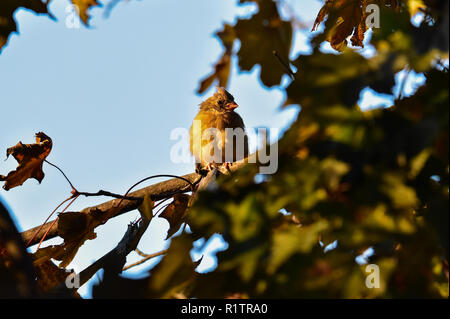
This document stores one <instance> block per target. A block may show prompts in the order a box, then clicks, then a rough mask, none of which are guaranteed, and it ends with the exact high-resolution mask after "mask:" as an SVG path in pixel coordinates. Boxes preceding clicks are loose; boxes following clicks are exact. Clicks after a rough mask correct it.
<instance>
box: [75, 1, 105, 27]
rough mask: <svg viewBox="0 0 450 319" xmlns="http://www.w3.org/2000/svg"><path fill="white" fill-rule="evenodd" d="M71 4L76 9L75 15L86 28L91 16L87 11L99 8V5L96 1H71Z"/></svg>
mask: <svg viewBox="0 0 450 319" xmlns="http://www.w3.org/2000/svg"><path fill="white" fill-rule="evenodd" d="M71 1H72V4H73V5H74V6H75V7H76V8H77V13H78V15H79V16H80V19H81V21H83V23H84V24H85V25H86V26H87V25H89V19H90V18H91V16H90V15H89V13H88V11H89V9H90V8H92V7H100V6H101V4H100V3H99V2H98V1H97V0H71Z"/></svg>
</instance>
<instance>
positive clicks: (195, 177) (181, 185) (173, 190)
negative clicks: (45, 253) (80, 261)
mask: <svg viewBox="0 0 450 319" xmlns="http://www.w3.org/2000/svg"><path fill="white" fill-rule="evenodd" d="M257 154H258V153H257V152H256V153H253V154H252V155H250V156H249V157H248V159H243V160H241V161H238V162H235V163H232V165H231V167H230V171H231V172H234V171H236V170H238V169H239V168H240V167H242V166H244V165H245V164H246V163H247V162H248V161H250V159H251V158H252V160H253V161H250V162H256V160H255V157H257ZM219 171H222V172H223V169H222V168H220V169H219ZM225 173H226V172H225ZM182 178H183V179H186V180H187V181H189V182H191V183H192V184H194V185H196V184H197V183H199V182H200V180H201V179H202V176H201V175H200V174H197V173H191V174H187V175H184V176H182ZM183 179H180V178H172V179H169V180H167V181H164V182H159V183H156V184H153V185H150V186H147V187H144V188H141V189H138V190H136V191H134V192H131V193H130V194H129V195H127V197H126V198H125V199H123V198H122V197H121V198H117V199H113V200H110V201H107V202H105V203H102V204H99V205H96V206H92V207H88V208H85V209H83V210H82V211H81V213H84V214H92V213H95V214H97V216H98V214H101V215H103V216H105V217H106V216H108V215H109V213H110V212H111V210H113V209H115V210H116V212H115V215H114V216H112V217H116V216H119V215H122V214H124V213H127V212H130V211H132V210H135V209H137V208H138V206H139V205H140V203H141V201H139V200H136V199H138V198H144V196H146V195H150V197H151V199H152V200H153V201H158V200H161V199H165V198H170V197H173V196H174V195H175V194H180V193H186V192H190V191H191V186H190V185H189V184H188V183H187V182H186V181H184V180H183ZM100 192H101V191H100ZM100 192H98V193H100ZM81 194H82V195H85V194H83V193H81ZM109 196H111V194H109ZM119 203H120V205H119ZM117 206H118V207H117ZM52 224H53V225H52ZM51 225H52V226H51ZM50 226H51V228H50V229H48V228H49V227H50ZM47 229H48V233H47V235H46V238H45V239H46V240H48V239H51V238H54V237H57V236H58V222H57V221H56V222H55V220H52V221H49V222H47V223H45V224H44V226H43V227H41V226H36V227H34V228H31V229H29V230H26V231H24V232H22V233H21V235H22V238H23V240H24V241H25V242H28V241H29V242H30V243H29V244H30V245H34V244H36V243H38V240H37V238H41V237H42V236H43V235H44V233H45V231H47ZM36 232H38V233H36ZM35 233H36V235H35V236H34V238H33V235H34V234H35Z"/></svg>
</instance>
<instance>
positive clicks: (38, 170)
mask: <svg viewBox="0 0 450 319" xmlns="http://www.w3.org/2000/svg"><path fill="white" fill-rule="evenodd" d="M51 149H52V139H51V138H50V137H48V136H47V135H45V134H44V133H42V132H39V133H36V143H35V144H23V143H22V142H19V143H17V144H16V145H15V146H13V147H10V148H8V149H7V150H6V157H7V158H8V157H9V155H12V156H13V157H14V158H15V159H16V161H17V162H18V163H19V166H17V169H16V170H15V171H11V172H9V174H8V175H7V176H3V175H0V181H5V185H3V188H4V189H5V190H9V189H11V188H14V187H16V186H20V185H22V184H23V183H24V182H25V181H26V180H27V179H29V178H34V179H36V180H37V181H38V182H39V183H41V181H42V179H43V178H44V175H45V174H44V172H43V171H42V162H43V161H44V160H45V158H46V157H47V156H48V154H50V151H51Z"/></svg>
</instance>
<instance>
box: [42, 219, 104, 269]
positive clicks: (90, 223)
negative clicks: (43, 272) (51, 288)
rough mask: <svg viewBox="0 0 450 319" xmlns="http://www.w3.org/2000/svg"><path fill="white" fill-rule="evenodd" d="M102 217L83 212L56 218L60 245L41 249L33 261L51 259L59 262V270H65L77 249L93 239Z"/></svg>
mask: <svg viewBox="0 0 450 319" xmlns="http://www.w3.org/2000/svg"><path fill="white" fill-rule="evenodd" d="M103 218H104V215H103V214H102V212H101V211H100V210H99V211H92V212H90V213H89V214H87V213H83V212H67V213H64V214H60V215H59V216H58V234H59V236H61V237H62V238H63V239H64V242H63V243H62V244H60V245H55V246H49V247H45V248H41V249H39V250H38V251H36V253H35V254H34V257H35V259H38V260H40V261H45V260H46V259H50V258H53V259H55V260H60V261H61V263H60V264H59V267H60V268H66V267H67V266H68V265H69V264H70V263H71V261H72V260H73V258H74V257H75V255H76V254H77V252H78V249H79V248H80V247H81V246H82V245H83V244H84V242H85V241H86V240H90V239H95V238H96V236H97V235H96V233H95V232H94V229H95V228H96V227H97V226H99V225H101V224H102V223H103V222H104V220H103Z"/></svg>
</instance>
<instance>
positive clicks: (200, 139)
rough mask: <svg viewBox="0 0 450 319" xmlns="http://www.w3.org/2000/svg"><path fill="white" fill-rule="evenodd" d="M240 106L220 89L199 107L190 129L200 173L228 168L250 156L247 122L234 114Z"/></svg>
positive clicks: (193, 152) (192, 145)
mask: <svg viewBox="0 0 450 319" xmlns="http://www.w3.org/2000/svg"><path fill="white" fill-rule="evenodd" d="M237 107H238V105H237V104H236V102H235V101H234V97H233V96H232V95H231V94H230V93H229V92H227V90H225V89H224V88H220V87H219V88H217V92H216V93H214V95H213V96H211V97H209V98H208V99H206V101H204V102H202V103H201V104H200V111H199V112H198V114H197V115H196V116H195V118H194V122H193V123H192V126H191V129H190V146H191V152H192V154H193V155H194V157H195V160H196V171H197V172H202V171H204V170H205V169H206V170H211V169H212V168H213V167H215V166H217V165H222V164H224V165H225V167H226V168H229V165H230V163H231V162H235V161H238V160H241V159H243V158H246V157H247V156H248V138H247V135H246V134H245V131H244V129H245V126H244V121H243V120H242V118H241V117H240V116H239V114H237V113H236V112H235V111H234V110H235V109H236V108H237Z"/></svg>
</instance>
